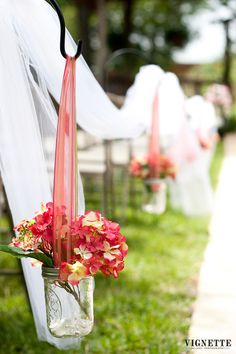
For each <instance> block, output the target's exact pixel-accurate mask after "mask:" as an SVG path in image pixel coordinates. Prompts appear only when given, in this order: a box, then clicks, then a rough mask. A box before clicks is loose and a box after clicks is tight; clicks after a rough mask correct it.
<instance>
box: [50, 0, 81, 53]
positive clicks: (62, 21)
mask: <svg viewBox="0 0 236 354" xmlns="http://www.w3.org/2000/svg"><path fill="white" fill-rule="evenodd" d="M49 2H50V3H51V5H52V6H53V7H54V9H55V10H56V13H57V15H58V18H59V21H60V26H61V37H60V51H61V55H62V56H63V57H64V58H65V59H66V58H67V56H68V55H67V54H66V49H65V37H66V25H65V19H64V16H63V14H62V12H61V9H60V7H59V5H58V3H57V2H56V0H49ZM81 53H82V41H81V40H79V41H78V43H77V50H76V53H75V56H74V58H75V59H78V58H79V56H80V55H81Z"/></svg>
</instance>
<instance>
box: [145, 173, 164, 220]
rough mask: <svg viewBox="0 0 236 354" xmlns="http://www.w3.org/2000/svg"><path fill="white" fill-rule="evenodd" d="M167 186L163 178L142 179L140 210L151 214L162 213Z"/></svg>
mask: <svg viewBox="0 0 236 354" xmlns="http://www.w3.org/2000/svg"><path fill="white" fill-rule="evenodd" d="M166 192H167V186H166V182H165V180H164V179H157V178H153V179H146V180H144V193H143V202H142V210H143V211H145V212H147V213H152V214H162V213H164V211H165V210H166Z"/></svg>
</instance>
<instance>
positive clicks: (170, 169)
mask: <svg viewBox="0 0 236 354" xmlns="http://www.w3.org/2000/svg"><path fill="white" fill-rule="evenodd" d="M155 170H156V171H155V172H156V173H155V178H160V179H164V178H166V177H170V178H173V179H175V177H176V166H175V165H174V163H173V162H172V161H171V160H170V159H169V158H168V157H167V156H165V155H160V156H159V157H158V162H157V163H156V166H155ZM129 171H130V174H131V175H132V176H134V177H139V178H141V179H148V178H153V176H152V175H151V159H150V158H149V157H148V156H147V157H143V158H136V157H134V158H133V159H132V160H131V162H130V165H129Z"/></svg>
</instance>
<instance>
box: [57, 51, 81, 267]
mask: <svg viewBox="0 0 236 354" xmlns="http://www.w3.org/2000/svg"><path fill="white" fill-rule="evenodd" d="M75 70H76V59H74V58H71V57H67V59H66V66H65V71H64V77H63V83H62V92H61V100H60V108H59V117H58V126H57V136H56V152H55V164H54V190H53V204H54V215H53V256H54V264H55V266H56V267H59V266H60V264H61V262H63V261H65V262H69V261H70V259H71V251H72V246H73V245H72V238H71V224H72V220H73V219H74V218H75V216H76V215H77V195H78V193H77V144H76V114H75V85H76V82H75V72H76V71H75Z"/></svg>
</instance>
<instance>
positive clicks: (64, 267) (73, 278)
mask: <svg viewBox="0 0 236 354" xmlns="http://www.w3.org/2000/svg"><path fill="white" fill-rule="evenodd" d="M88 274H89V272H88V270H87V268H86V267H85V266H84V265H83V264H82V263H80V262H78V261H77V262H75V263H74V264H70V263H66V262H63V263H62V264H61V267H60V273H59V279H60V280H64V281H68V282H69V283H70V284H71V285H77V284H79V282H80V280H81V279H82V278H84V277H86V276H87V275H88Z"/></svg>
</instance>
